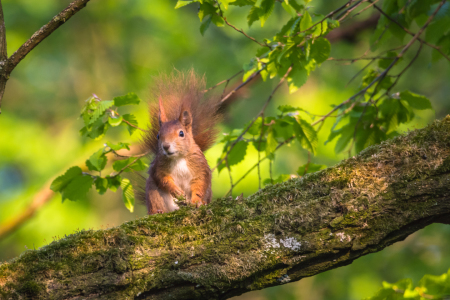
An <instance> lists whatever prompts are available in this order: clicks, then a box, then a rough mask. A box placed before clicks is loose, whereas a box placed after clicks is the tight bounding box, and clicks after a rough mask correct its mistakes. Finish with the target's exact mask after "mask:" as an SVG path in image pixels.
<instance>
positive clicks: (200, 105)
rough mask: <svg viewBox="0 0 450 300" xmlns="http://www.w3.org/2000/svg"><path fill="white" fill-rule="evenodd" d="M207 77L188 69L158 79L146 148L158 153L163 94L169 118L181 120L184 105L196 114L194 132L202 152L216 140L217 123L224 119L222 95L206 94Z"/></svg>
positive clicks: (150, 106) (153, 96)
mask: <svg viewBox="0 0 450 300" xmlns="http://www.w3.org/2000/svg"><path fill="white" fill-rule="evenodd" d="M205 86H206V82H205V78H204V77H203V76H202V77H200V76H198V75H196V74H195V72H194V71H193V70H190V71H188V72H180V71H175V72H173V73H172V74H170V75H161V76H159V77H157V78H155V85H154V88H153V91H152V99H151V100H150V104H149V114H150V128H149V130H148V131H147V133H146V135H145V136H144V138H143V140H144V144H145V147H146V149H149V150H150V151H151V152H153V153H154V154H156V152H157V151H158V139H157V137H156V136H157V135H158V131H159V121H158V115H159V107H158V99H159V98H160V97H161V99H162V105H163V106H164V111H165V114H166V117H167V119H168V120H169V121H171V120H177V119H178V117H179V116H180V113H181V108H182V107H183V109H188V110H189V111H190V113H191V116H192V132H193V135H194V140H195V143H196V144H197V145H198V146H199V147H200V149H201V150H202V151H205V150H207V149H208V148H210V147H211V146H212V145H213V144H214V141H215V139H216V136H217V133H218V131H217V129H215V125H216V124H217V123H218V122H219V121H220V119H221V115H220V113H219V108H220V98H219V97H213V96H210V97H207V96H206V95H205V93H204V90H205Z"/></svg>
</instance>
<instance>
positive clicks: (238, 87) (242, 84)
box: [220, 69, 262, 102]
mask: <svg viewBox="0 0 450 300" xmlns="http://www.w3.org/2000/svg"><path fill="white" fill-rule="evenodd" d="M261 71H262V69H261V70H258V71H256V72H255V73H253V74H252V75H250V77H248V78H247V80H246V81H244V82H243V83H241V84H240V85H238V86H237V87H236V88H234V89H233V90H232V91H231V92H229V93H228V94H227V95H226V96H225V97H223V98H222V99H220V102H225V101H226V100H227V99H228V98H230V97H231V96H232V95H233V94H234V93H236V92H237V91H238V90H240V89H241V88H242V87H243V86H244V85H246V84H247V83H249V82H250V81H251V80H252V79H253V78H255V77H256V76H257V75H259V73H261Z"/></svg>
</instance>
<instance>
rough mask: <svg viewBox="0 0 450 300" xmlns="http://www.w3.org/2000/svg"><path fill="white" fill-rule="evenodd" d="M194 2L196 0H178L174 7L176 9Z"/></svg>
mask: <svg viewBox="0 0 450 300" xmlns="http://www.w3.org/2000/svg"><path fill="white" fill-rule="evenodd" d="M194 2H197V1H195V0H193V1H192V0H188V1H186V0H178V2H177V5H175V9H178V8H180V7H183V6H186V5H188V4H191V3H194Z"/></svg>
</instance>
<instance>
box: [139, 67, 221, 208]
mask: <svg viewBox="0 0 450 300" xmlns="http://www.w3.org/2000/svg"><path fill="white" fill-rule="evenodd" d="M204 89H205V80H204V78H200V77H198V76H197V75H195V73H194V72H193V71H189V72H188V73H181V72H179V73H177V74H175V75H171V76H162V77H160V78H159V79H158V80H157V90H156V92H155V96H156V97H154V99H158V102H157V103H158V104H156V101H154V102H153V103H151V104H150V121H151V128H150V129H149V130H148V133H147V135H146V136H145V137H144V143H145V147H146V148H147V149H149V150H150V151H151V152H152V153H153V154H154V155H155V157H154V160H153V161H152V163H151V165H150V169H149V171H148V174H149V177H148V179H147V183H146V195H145V199H146V203H147V209H148V213H149V214H155V213H162V212H169V211H173V210H175V209H178V205H177V204H176V202H174V200H173V198H179V197H180V196H183V197H185V199H186V201H187V203H189V204H194V205H196V206H199V205H202V204H208V203H209V202H210V201H211V196H212V193H211V170H210V168H209V166H208V162H207V161H206V158H205V156H204V154H203V151H205V150H206V149H208V148H209V147H211V146H212V144H213V143H214V140H215V137H216V134H217V131H216V130H215V129H214V126H215V125H216V124H217V122H218V121H219V119H220V117H219V113H218V109H219V101H218V99H213V98H209V99H208V98H205V95H204V93H203V90H204ZM181 132H182V133H181ZM158 137H159V139H158Z"/></svg>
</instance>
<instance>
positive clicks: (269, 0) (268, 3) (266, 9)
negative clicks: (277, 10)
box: [258, 0, 275, 27]
mask: <svg viewBox="0 0 450 300" xmlns="http://www.w3.org/2000/svg"><path fill="white" fill-rule="evenodd" d="M274 7H275V0H262V2H261V7H260V9H258V16H259V20H260V21H261V27H263V26H264V23H265V22H266V21H267V19H268V18H269V16H270V15H271V14H272V12H273V8H274Z"/></svg>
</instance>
